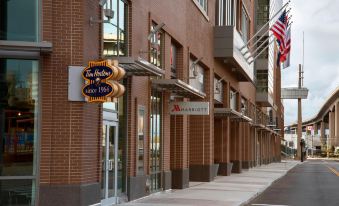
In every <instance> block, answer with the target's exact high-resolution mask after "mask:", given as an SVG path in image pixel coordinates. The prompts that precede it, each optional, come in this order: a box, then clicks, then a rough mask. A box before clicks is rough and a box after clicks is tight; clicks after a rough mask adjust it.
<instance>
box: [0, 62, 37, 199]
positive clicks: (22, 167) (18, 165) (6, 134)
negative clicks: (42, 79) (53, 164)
mask: <svg viewBox="0 0 339 206" xmlns="http://www.w3.org/2000/svg"><path fill="white" fill-rule="evenodd" d="M0 88H1V89H0V193H1V196H0V205H4V204H6V205H7V204H9V205H17V204H19V205H30V204H31V203H32V202H33V200H34V198H33V197H34V195H33V194H34V186H33V183H34V178H35V175H36V149H37V148H36V145H37V141H38V124H37V121H38V61H36V60H18V59H0ZM18 176H20V178H21V179H25V177H27V179H30V180H20V181H17V180H10V179H11V178H12V177H13V178H15V177H18ZM5 178H6V179H7V180H3V179H5ZM32 179H33V180H32ZM23 188H25V189H23ZM5 200H6V201H7V202H6V203H2V202H1V201H5ZM8 201H12V202H8Z"/></svg>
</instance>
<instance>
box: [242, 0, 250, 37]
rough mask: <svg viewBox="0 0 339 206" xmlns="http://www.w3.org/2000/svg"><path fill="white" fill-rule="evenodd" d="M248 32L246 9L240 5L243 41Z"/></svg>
mask: <svg viewBox="0 0 339 206" xmlns="http://www.w3.org/2000/svg"><path fill="white" fill-rule="evenodd" d="M249 32H250V19H249V17H248V14H247V12H246V9H245V8H244V7H242V9H241V33H242V39H243V40H244V42H247V41H248V36H249Z"/></svg>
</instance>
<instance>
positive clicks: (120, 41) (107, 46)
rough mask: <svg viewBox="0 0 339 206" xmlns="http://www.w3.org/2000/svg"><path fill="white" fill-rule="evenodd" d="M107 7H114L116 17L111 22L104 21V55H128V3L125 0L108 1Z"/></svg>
mask: <svg viewBox="0 0 339 206" xmlns="http://www.w3.org/2000/svg"><path fill="white" fill-rule="evenodd" d="M111 2H113V3H112V5H110V3H111ZM105 8H107V9H108V8H112V10H113V12H114V17H113V19H111V20H110V22H111V23H104V34H103V35H104V36H103V41H104V48H103V49H104V51H103V52H104V55H105V56H127V55H128V44H127V26H128V25H127V20H128V16H127V15H128V5H127V3H126V1H124V0H118V1H107V4H106V6H105Z"/></svg>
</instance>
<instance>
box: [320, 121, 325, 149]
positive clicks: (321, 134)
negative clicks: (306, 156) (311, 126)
mask: <svg viewBox="0 0 339 206" xmlns="http://www.w3.org/2000/svg"><path fill="white" fill-rule="evenodd" d="M320 141H321V144H322V148H323V147H324V148H326V137H325V122H324V120H322V121H321V122H320Z"/></svg>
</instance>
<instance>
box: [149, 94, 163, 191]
mask: <svg viewBox="0 0 339 206" xmlns="http://www.w3.org/2000/svg"><path fill="white" fill-rule="evenodd" d="M162 99H163V98H162V92H159V91H157V90H153V89H152V92H151V114H150V115H151V118H150V143H149V144H150V145H149V148H150V191H151V192H156V191H159V190H160V189H161V187H162V183H161V171H162V168H161V164H162V158H161V155H162V111H163V110H162Z"/></svg>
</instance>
